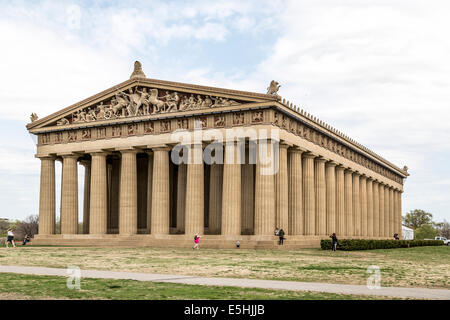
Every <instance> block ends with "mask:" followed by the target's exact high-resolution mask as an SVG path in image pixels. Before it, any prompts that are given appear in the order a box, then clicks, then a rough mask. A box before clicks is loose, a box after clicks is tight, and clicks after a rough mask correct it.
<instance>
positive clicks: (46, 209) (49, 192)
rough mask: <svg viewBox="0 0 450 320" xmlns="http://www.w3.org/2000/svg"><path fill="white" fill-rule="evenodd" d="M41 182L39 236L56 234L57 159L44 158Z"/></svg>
mask: <svg viewBox="0 0 450 320" xmlns="http://www.w3.org/2000/svg"><path fill="white" fill-rule="evenodd" d="M40 160H41V181H40V194H39V230H38V232H39V234H40V235H48V234H54V233H55V220H56V200H55V199H56V198H55V158H54V157H42V158H40Z"/></svg>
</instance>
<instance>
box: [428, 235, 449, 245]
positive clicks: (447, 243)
mask: <svg viewBox="0 0 450 320" xmlns="http://www.w3.org/2000/svg"><path fill="white" fill-rule="evenodd" d="M424 240H433V239H424ZM434 240H441V241H444V244H445V245H446V246H450V240H449V239H447V238H446V237H434Z"/></svg>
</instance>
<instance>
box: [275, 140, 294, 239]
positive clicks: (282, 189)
mask: <svg viewBox="0 0 450 320" xmlns="http://www.w3.org/2000/svg"><path fill="white" fill-rule="evenodd" d="M288 147H289V146H288V145H286V144H284V143H280V148H279V150H280V151H279V168H278V172H277V174H276V175H275V179H276V190H277V199H276V222H275V224H276V226H277V227H278V228H280V229H283V231H284V232H285V234H286V235H288V234H291V231H290V230H289V193H288V190H289V181H288V172H287V150H288Z"/></svg>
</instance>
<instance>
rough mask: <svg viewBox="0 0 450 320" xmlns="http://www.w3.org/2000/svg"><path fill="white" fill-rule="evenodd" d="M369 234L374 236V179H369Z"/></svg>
mask: <svg viewBox="0 0 450 320" xmlns="http://www.w3.org/2000/svg"><path fill="white" fill-rule="evenodd" d="M367 236H368V237H371V238H372V237H373V180H372V179H367Z"/></svg>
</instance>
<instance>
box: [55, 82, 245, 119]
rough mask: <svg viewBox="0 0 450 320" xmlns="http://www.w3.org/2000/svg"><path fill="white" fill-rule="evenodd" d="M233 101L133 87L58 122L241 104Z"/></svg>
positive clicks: (125, 116) (136, 115)
mask: <svg viewBox="0 0 450 320" xmlns="http://www.w3.org/2000/svg"><path fill="white" fill-rule="evenodd" d="M240 104H241V103H240V102H237V101H235V100H231V99H227V98H223V97H214V96H204V95H200V94H193V93H178V92H176V91H172V92H169V91H167V90H166V91H164V92H162V90H158V89H156V88H147V87H134V88H130V89H128V90H125V91H120V92H116V93H115V94H114V96H113V97H111V98H110V100H109V101H102V102H100V103H99V104H97V105H95V106H91V107H87V108H84V109H82V110H79V111H76V112H74V113H72V114H71V115H70V116H68V117H65V118H62V119H60V120H58V121H57V123H56V124H57V125H58V126H64V125H68V124H73V123H83V122H92V121H99V120H112V119H117V118H127V117H138V116H147V115H153V114H161V113H168V112H177V111H188V110H198V109H206V108H219V107H228V106H235V105H240Z"/></svg>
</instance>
